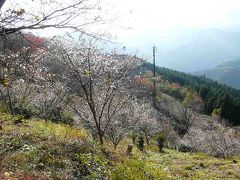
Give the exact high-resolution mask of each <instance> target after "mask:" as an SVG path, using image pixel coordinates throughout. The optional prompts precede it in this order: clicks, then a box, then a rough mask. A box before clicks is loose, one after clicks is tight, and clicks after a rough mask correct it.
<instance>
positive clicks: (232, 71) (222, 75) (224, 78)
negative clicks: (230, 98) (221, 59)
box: [195, 59, 240, 88]
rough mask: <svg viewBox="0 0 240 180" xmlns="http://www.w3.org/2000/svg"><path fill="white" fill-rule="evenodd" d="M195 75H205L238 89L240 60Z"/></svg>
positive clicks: (239, 85) (239, 83) (239, 84)
mask: <svg viewBox="0 0 240 180" xmlns="http://www.w3.org/2000/svg"><path fill="white" fill-rule="evenodd" d="M195 74H198V75H205V76H207V77H209V78H212V79H214V80H217V81H219V82H221V83H224V84H227V85H229V86H231V87H234V88H240V79H239V77H240V59H239V60H237V61H229V62H226V63H223V64H221V65H218V66H217V67H215V68H213V69H211V70H206V71H202V72H197V73H195Z"/></svg>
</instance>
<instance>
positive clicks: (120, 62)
mask: <svg viewBox="0 0 240 180" xmlns="http://www.w3.org/2000/svg"><path fill="white" fill-rule="evenodd" d="M86 42H87V41H84V40H81V41H80V43H76V42H75V41H72V40H62V39H59V38H56V39H55V41H54V42H53V43H51V45H50V49H51V50H50V51H49V54H48V56H49V57H48V59H53V60H54V65H53V64H52V66H51V65H50V64H51V63H48V66H51V67H49V68H50V69H51V70H50V71H51V72H52V73H53V74H54V75H53V76H54V77H55V78H54V79H53V80H52V81H54V82H56V81H57V82H60V83H62V84H63V85H64V87H65V91H64V92H56V94H57V95H58V96H59V98H62V100H63V101H64V102H65V103H66V104H67V105H68V107H69V108H70V109H71V110H72V111H73V112H75V113H76V115H77V116H78V117H79V120H80V121H81V122H82V123H83V124H84V125H85V127H87V128H89V129H90V130H91V131H92V133H93V134H97V136H98V138H99V140H100V143H101V144H102V143H103V139H104V136H105V134H106V132H107V130H108V128H109V127H111V125H112V124H113V123H114V119H115V118H116V117H118V116H119V114H121V112H122V109H123V108H124V106H125V105H126V104H127V102H128V101H129V99H130V98H131V96H130V95H131V94H130V93H129V91H128V88H127V87H128V86H129V84H131V82H132V79H133V77H134V74H131V73H132V72H133V70H134V69H135V68H137V67H138V66H139V65H140V64H141V63H142V61H141V60H140V59H139V58H136V57H131V56H128V55H117V54H115V53H111V54H109V53H102V52H101V51H100V50H99V49H98V48H96V47H94V46H92V45H91V43H90V44H89V43H86ZM55 67H61V71H59V70H56V69H54V68H55Z"/></svg>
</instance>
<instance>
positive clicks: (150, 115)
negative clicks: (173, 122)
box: [134, 102, 161, 145]
mask: <svg viewBox="0 0 240 180" xmlns="http://www.w3.org/2000/svg"><path fill="white" fill-rule="evenodd" d="M135 109H136V110H135V112H134V114H135V115H134V118H135V119H136V128H137V131H138V132H140V133H142V134H143V135H144V136H145V139H146V143H147V144H148V145H149V143H150V138H152V137H153V136H154V135H155V134H156V133H157V132H159V131H161V126H160V122H159V120H158V119H157V117H158V114H157V111H156V110H155V109H154V108H153V107H152V106H151V105H150V104H149V103H148V102H139V103H138V104H136V107H135Z"/></svg>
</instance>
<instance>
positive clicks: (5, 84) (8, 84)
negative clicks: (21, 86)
mask: <svg viewBox="0 0 240 180" xmlns="http://www.w3.org/2000/svg"><path fill="white" fill-rule="evenodd" d="M10 82H11V81H10V79H9V78H5V79H1V80H0V83H1V84H2V85H3V86H4V87H9V86H10Z"/></svg>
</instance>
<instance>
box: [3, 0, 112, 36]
mask: <svg viewBox="0 0 240 180" xmlns="http://www.w3.org/2000/svg"><path fill="white" fill-rule="evenodd" d="M3 3H4V1H1V2H0V7H1V6H2V5H3ZM10 3H11V0H8V1H6V2H5V4H4V7H3V8H1V9H0V10H1V11H0V36H6V35H8V34H12V33H16V32H20V31H22V30H36V29H45V28H58V29H66V28H69V29H73V30H76V31H79V32H81V33H84V34H87V35H91V36H95V35H96V34H95V33H93V32H91V33H90V31H89V29H88V27H89V26H90V25H92V24H99V23H106V22H107V20H103V18H102V15H103V13H102V11H101V8H102V7H101V3H100V1H98V0H96V1H95V0H93V1H91V0H70V1H64V2H63V1H60V0H40V1H28V2H25V3H24V1H22V2H21V3H16V2H15V4H14V5H11V4H10ZM36 7H38V8H37V9H38V10H37V9H36Z"/></svg>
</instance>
